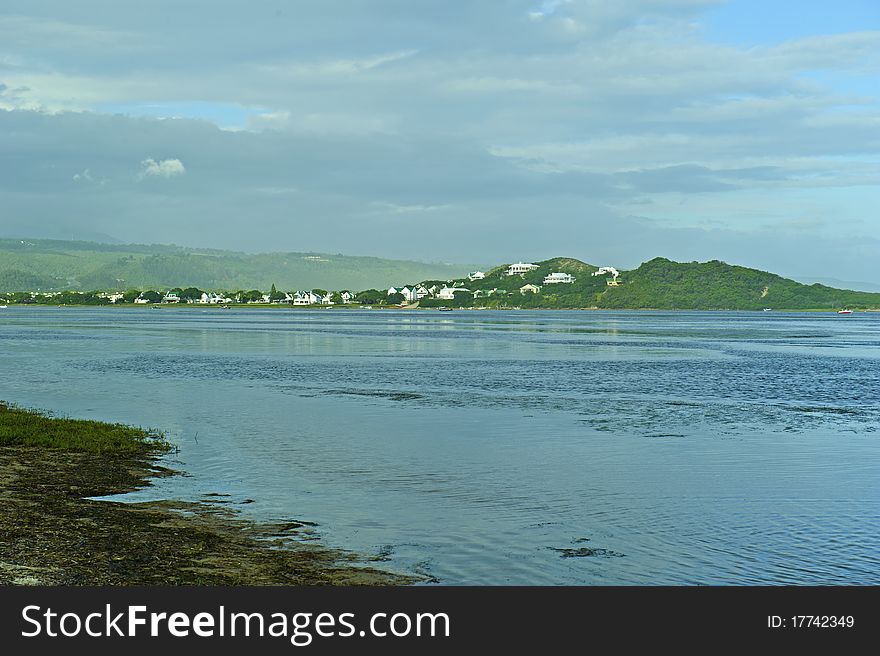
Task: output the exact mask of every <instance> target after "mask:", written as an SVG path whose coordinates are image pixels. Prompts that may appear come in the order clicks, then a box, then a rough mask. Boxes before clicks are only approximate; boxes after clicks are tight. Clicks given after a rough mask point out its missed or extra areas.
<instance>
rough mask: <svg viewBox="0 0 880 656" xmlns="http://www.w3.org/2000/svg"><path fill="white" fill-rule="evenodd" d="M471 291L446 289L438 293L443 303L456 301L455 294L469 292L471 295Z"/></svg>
mask: <svg viewBox="0 0 880 656" xmlns="http://www.w3.org/2000/svg"><path fill="white" fill-rule="evenodd" d="M470 291H471V290H470V289H465V288H464V287H444V288H443V289H441V290H440V291H439V292H437V298H439V299H441V300H443V301H454V300H455V292H468V293H470Z"/></svg>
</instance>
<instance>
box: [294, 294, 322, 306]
mask: <svg viewBox="0 0 880 656" xmlns="http://www.w3.org/2000/svg"><path fill="white" fill-rule="evenodd" d="M322 300H323V299H322V298H321V297H320V296H318V295H317V294H315V293H314V292H305V291H298V292H295V293H294V295H293V304H294V305H317V304H318V303H320V302H321V301H322Z"/></svg>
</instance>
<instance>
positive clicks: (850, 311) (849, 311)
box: [837, 310, 853, 314]
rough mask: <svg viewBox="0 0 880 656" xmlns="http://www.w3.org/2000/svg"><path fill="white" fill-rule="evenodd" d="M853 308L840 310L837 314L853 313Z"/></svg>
mask: <svg viewBox="0 0 880 656" xmlns="http://www.w3.org/2000/svg"><path fill="white" fill-rule="evenodd" d="M852 313H853V311H852V310H838V311H837V314H852Z"/></svg>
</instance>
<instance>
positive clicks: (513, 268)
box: [506, 262, 540, 276]
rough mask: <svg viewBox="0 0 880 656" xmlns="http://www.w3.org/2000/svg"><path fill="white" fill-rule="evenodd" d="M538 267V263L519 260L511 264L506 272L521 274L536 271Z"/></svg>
mask: <svg viewBox="0 0 880 656" xmlns="http://www.w3.org/2000/svg"><path fill="white" fill-rule="evenodd" d="M538 268H540V267H539V266H538V265H537V264H531V263H528V262H517V263H516V264H511V265H510V266H509V267H507V272H506V274H507V275H508V276H521V275H523V274H524V273H528V272H529V271H534V270H535V269H538Z"/></svg>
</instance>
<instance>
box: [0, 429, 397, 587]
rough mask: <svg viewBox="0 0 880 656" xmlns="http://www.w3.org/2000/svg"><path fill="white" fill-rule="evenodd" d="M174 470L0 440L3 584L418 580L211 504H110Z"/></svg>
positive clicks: (142, 460)
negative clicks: (99, 498) (113, 496)
mask: <svg viewBox="0 0 880 656" xmlns="http://www.w3.org/2000/svg"><path fill="white" fill-rule="evenodd" d="M167 475H173V472H171V471H169V470H167V469H163V468H160V467H157V466H156V465H155V460H154V458H153V457H152V456H149V455H142V454H139V455H108V454H95V453H77V452H68V451H61V450H56V449H46V448H41V447H33V446H5V447H0V584H5V585H10V584H13V585H15V584H18V585H156V584H165V585H392V584H405V583H411V582H413V579H412V578H410V577H405V576H399V575H396V574H391V573H387V572H383V571H380V570H377V569H374V568H372V567H369V565H368V561H366V560H364V559H360V558H358V557H357V556H356V555H353V554H350V553H346V552H342V551H337V550H333V549H328V548H326V547H322V546H320V545H318V544H315V543H314V542H313V541H312V542H309V543H304V542H303V540H302V539H300V538H303V537H308V533H309V530H310V528H309V526H308V525H306V524H303V523H300V522H297V521H290V522H286V523H284V524H278V525H272V524H257V523H254V522H250V521H246V520H243V519H241V518H240V517H238V516H236V514H235V513H234V512H232V511H229V510H228V509H226V508H222V507H219V506H218V505H215V504H202V503H182V502H158V503H156V502H153V503H136V504H128V503H117V502H110V501H97V500H90V499H89V498H88V497H95V496H106V495H110V494H119V493H123V492H127V491H131V490H134V489H137V488H139V487H142V486H145V485H148V484H149V479H150V478H151V477H154V476H167Z"/></svg>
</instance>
